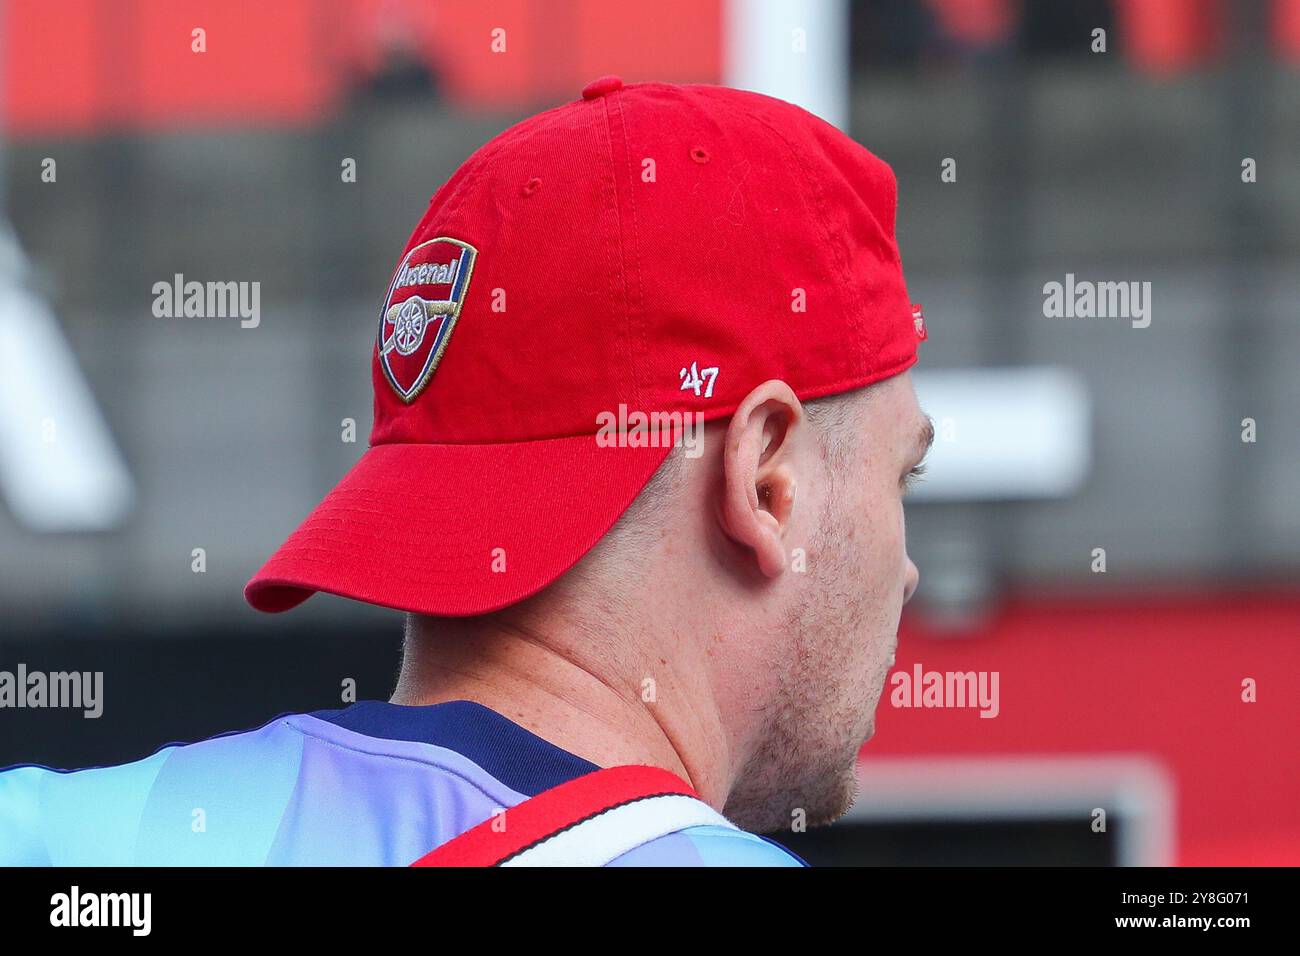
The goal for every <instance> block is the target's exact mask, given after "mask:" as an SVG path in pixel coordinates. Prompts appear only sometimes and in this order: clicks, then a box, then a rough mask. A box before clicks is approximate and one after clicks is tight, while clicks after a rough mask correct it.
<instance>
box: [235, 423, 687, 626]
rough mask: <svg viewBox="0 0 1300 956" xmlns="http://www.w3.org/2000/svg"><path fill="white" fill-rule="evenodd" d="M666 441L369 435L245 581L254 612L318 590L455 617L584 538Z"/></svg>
mask: <svg viewBox="0 0 1300 956" xmlns="http://www.w3.org/2000/svg"><path fill="white" fill-rule="evenodd" d="M670 450H671V446H670V445H667V443H665V447H657V448H655V447H652V448H627V447H601V446H600V445H598V444H597V443H596V438H595V436H594V435H579V436H575V437H571V438H555V439H547V440H544V441H531V442H518V443H514V444H504V445H424V444H419V445H416V444H392V445H377V446H375V447H373V448H371V449H370V450H369V451H367V452H366V453H365V454H364V455H363V456H362V457H361V460H360V461H358V462H357V463H356V465H354V466H353V468H352V470H351V471H349V472H348V473H347V474H346V475H345V476H344V477H343V480H342V481H340V482H339V484H338V486H337V487H336V488H335V489H334V490H333V491H331V492H330V493H329V495H328V496H327V497H326V498H325V500H324V501H322V502H321V503H320V504H319V505H318V506H317V507H316V510H315V511H313V512H312V513H311V514H310V515H309V516H308V517H307V520H305V521H304V522H303V523H302V524H301V525H300V526H299V527H298V529H297V530H296V531H295V532H294V533H293V534H292V535H291V536H290V537H289V540H288V541H286V542H285V543H284V545H283V546H282V547H281V548H280V549H279V550H278V551H277V552H276V553H275V554H274V555H272V556H271V559H270V560H269V561H267V562H266V564H265V565H264V566H263V567H262V569H261V570H260V571H258V572H257V574H256V575H255V576H254V577H253V579H252V580H251V581H250V582H249V583H248V585H247V587H245V588H244V597H245V598H247V600H248V603H249V604H251V605H252V606H253V607H255V608H256V609H257V610H259V611H270V612H275V611H286V610H288V609H289V608H292V607H296V606H297V605H299V604H301V603H302V602H303V601H305V600H307V598H309V597H311V595H312V594H314V593H315V592H317V591H325V592H327V593H330V594H338V595H342V596H343V597H348V598H353V599H355V600H358V601H364V602H366V603H367V604H378V605H381V606H384V607H391V608H398V609H401V610H406V611H415V612H418V613H421V614H436V615H447V616H463V615H470V614H483V613H486V612H488V611H494V610H497V609H498V608H502V607H505V606H506V605H508V604H513V603H514V602H516V601H520V600H523V599H524V598H526V597H528V596H530V595H532V594H535V593H536V592H538V591H540V590H541V589H542V588H544V587H546V585H548V584H550V583H551V582H552V581H554V580H555V579H556V578H558V577H559V576H560V575H562V574H563V573H564V572H565V571H567V570H568V569H569V568H570V567H572V566H573V565H574V564H575V563H576V562H577V561H578V559H579V558H581V557H582V556H583V555H584V554H586V553H587V552H588V551H590V550H591V548H592V547H593V546H594V545H595V544H596V542H597V541H599V540H600V538H601V537H602V536H603V535H604V534H605V532H606V531H608V530H609V529H610V528H611V527H612V526H613V524H614V522H616V521H617V520H618V518H619V516H620V515H622V514H623V512H624V511H625V510H627V507H628V505H630V504H631V503H632V501H633V499H635V498H636V496H637V495H638V494H639V493H640V491H641V489H642V488H644V487H645V485H646V483H647V482H648V481H649V480H650V478H651V477H652V476H653V475H654V473H655V471H656V470H657V469H658V468H659V465H660V464H662V463H663V460H664V459H665V458H666V457H667V456H668V452H669V451H670Z"/></svg>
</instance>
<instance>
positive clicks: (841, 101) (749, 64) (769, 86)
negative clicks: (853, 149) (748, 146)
mask: <svg viewBox="0 0 1300 956" xmlns="http://www.w3.org/2000/svg"><path fill="white" fill-rule="evenodd" d="M722 6H723V20H724V22H723V45H724V49H723V64H724V66H723V82H724V83H725V84H726V85H727V86H733V87H735V88H737V89H741V90H752V91H754V92H756V93H766V94H767V95H768V96H775V97H777V98H778V99H782V100H786V101H787V102H790V103H794V104H795V105H797V106H802V107H803V108H804V109H806V110H808V112H810V113H814V114H816V115H817V116H820V117H821V118H822V119H824V120H826V121H827V122H828V123H831V124H833V125H835V126H838V127H839V128H840V129H845V128H846V127H847V124H848V120H849V4H848V0H723V5H722Z"/></svg>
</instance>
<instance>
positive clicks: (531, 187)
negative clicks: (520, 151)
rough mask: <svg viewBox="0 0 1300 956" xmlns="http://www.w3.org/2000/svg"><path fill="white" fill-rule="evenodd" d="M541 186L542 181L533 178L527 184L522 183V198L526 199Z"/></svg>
mask: <svg viewBox="0 0 1300 956" xmlns="http://www.w3.org/2000/svg"><path fill="white" fill-rule="evenodd" d="M541 184H542V181H541V180H540V179H538V178H537V177H535V176H534V177H533V178H532V179H530V180H528V182H526V183H524V188H523V193H524V196H526V197H527V196H531V195H532V194H533V193H535V192H537V188H538V187H539V186H541Z"/></svg>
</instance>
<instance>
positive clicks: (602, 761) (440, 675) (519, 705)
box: [392, 619, 732, 810]
mask: <svg viewBox="0 0 1300 956" xmlns="http://www.w3.org/2000/svg"><path fill="white" fill-rule="evenodd" d="M619 646H620V647H621V648H623V649H624V650H625V651H626V650H627V648H628V644H626V643H621V644H620V645H619ZM609 647H610V644H609V643H608V642H606V641H600V640H599V635H590V634H582V633H572V632H570V634H569V635H568V639H566V638H565V637H563V636H561V637H559V638H557V636H556V633H555V631H554V630H548V632H547V633H546V634H545V635H542V634H541V633H539V629H538V628H534V627H528V628H523V627H518V626H514V625H507V624H502V623H500V622H498V621H493V623H492V624H491V625H490V626H489V627H484V623H483V622H482V621H481V620H479V621H460V620H456V619H445V620H441V619H440V620H437V621H429V620H420V619H413V621H412V624H411V627H410V628H408V633H407V638H406V648H405V652H404V656H403V661H402V672H401V675H400V676H399V678H398V682H397V688H396V690H395V691H394V693H393V697H392V702H393V703H395V704H407V705H420V704H434V703H441V702H444V701H449V700H473V701H476V702H478V703H480V704H483V705H484V706H486V707H490V708H492V709H493V710H495V711H496V712H497V713H499V714H501V715H503V716H505V717H508V718H509V719H510V720H513V721H514V722H515V723H517V724H519V725H520V726H522V727H525V728H527V729H528V730H530V731H532V732H533V733H535V734H537V735H538V736H539V737H542V738H543V739H545V740H547V741H549V742H551V743H553V744H555V745H556V746H557V747H561V748H563V749H565V750H567V751H569V752H570V753H573V754H576V755H577V756H579V757H582V758H584V759H586V760H589V761H591V762H592V763H594V764H597V765H598V766H602V767H611V766H619V765H624V764H648V765H651V766H656V767H662V768H664V769H665V770H670V771H672V772H673V773H676V774H678V775H679V776H680V777H682V779H684V780H685V781H686V782H687V783H689V784H690V785H691V786H692V787H693V788H694V789H695V791H696V792H697V793H699V794H700V796H701V797H703V798H704V799H705V800H706V801H707V802H708V803H710V804H712V805H713V806H714V807H715V808H717V809H719V810H721V809H722V807H723V805H724V804H725V802H726V798H727V794H728V793H729V791H730V789H731V780H730V771H731V766H732V764H731V759H732V755H731V754H730V753H729V749H728V747H727V743H726V735H725V732H724V729H723V725H722V722H721V718H720V715H719V714H718V711H717V708H716V706H715V705H714V702H713V700H712V694H711V693H710V692H709V689H708V683H707V676H706V668H704V667H703V666H700V667H693V668H691V667H688V668H685V669H683V668H681V667H680V666H674V664H673V663H672V662H673V661H675V660H677V659H678V658H679V655H662V656H656V657H654V659H653V665H654V666H651V665H650V664H649V663H645V664H644V666H642V665H643V663H644V662H642V661H641V660H640V659H639V656H638V655H634V656H633V657H632V659H631V660H620V661H619V665H618V666H613V664H612V662H611V661H610V660H609V659H608V657H607V655H606V654H603V653H601V651H606V650H608V648H609ZM665 658H666V660H665Z"/></svg>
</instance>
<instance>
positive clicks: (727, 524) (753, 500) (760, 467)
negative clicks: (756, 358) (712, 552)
mask: <svg viewBox="0 0 1300 956" xmlns="http://www.w3.org/2000/svg"><path fill="white" fill-rule="evenodd" d="M806 430H807V425H806V424H805V420H804V414H803V406H802V405H800V404H799V399H798V398H797V397H796V396H795V394H794V391H793V390H792V389H791V388H790V386H789V385H787V384H786V383H785V382H782V381H780V380H777V379H773V380H772V381H769V382H764V383H763V384H762V385H759V386H758V387H757V388H755V389H754V390H753V391H752V392H750V393H749V394H748V395H746V396H745V399H744V401H742V402H741V403H740V407H739V408H737V409H736V411H735V413H734V414H733V415H732V416H731V422H730V424H729V425H728V426H727V437H726V444H725V446H724V447H723V452H722V471H723V483H722V500H721V502H720V506H719V509H718V510H719V519H720V521H721V524H722V529H723V531H724V532H726V534H727V537H729V538H731V540H733V541H735V542H736V543H737V544H739V545H741V546H742V547H744V548H746V549H748V550H749V551H752V552H753V554H754V558H755V561H756V563H757V565H758V569H759V570H760V571H761V572H762V573H763V574H765V575H767V576H768V577H776V576H777V575H779V574H781V573H782V572H783V571H785V567H786V548H785V540H784V539H785V535H786V532H787V530H788V528H789V524H790V516H791V514H792V512H793V511H794V505H795V493H796V490H797V476H798V472H799V464H800V463H799V460H798V455H797V448H798V446H799V442H800V441H801V440H802V439H803V438H804V435H805V433H806Z"/></svg>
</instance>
